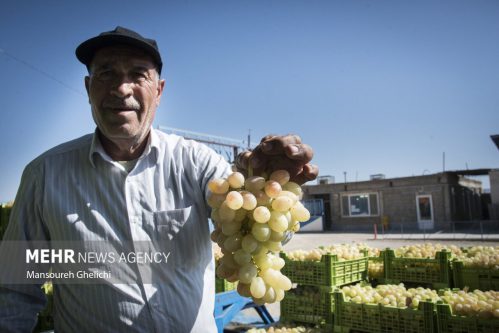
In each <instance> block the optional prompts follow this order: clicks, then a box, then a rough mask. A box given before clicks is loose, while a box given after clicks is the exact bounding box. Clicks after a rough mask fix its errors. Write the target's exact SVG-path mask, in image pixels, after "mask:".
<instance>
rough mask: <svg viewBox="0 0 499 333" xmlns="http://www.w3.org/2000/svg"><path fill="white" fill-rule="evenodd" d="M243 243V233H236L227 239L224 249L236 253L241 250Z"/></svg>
mask: <svg viewBox="0 0 499 333" xmlns="http://www.w3.org/2000/svg"><path fill="white" fill-rule="evenodd" d="M241 241H242V236H241V233H240V232H238V233H235V234H233V235H231V236H229V237H227V239H226V240H225V242H224V248H225V249H227V250H229V251H231V252H234V251H236V250H238V249H240V248H241ZM224 257H225V256H224Z"/></svg>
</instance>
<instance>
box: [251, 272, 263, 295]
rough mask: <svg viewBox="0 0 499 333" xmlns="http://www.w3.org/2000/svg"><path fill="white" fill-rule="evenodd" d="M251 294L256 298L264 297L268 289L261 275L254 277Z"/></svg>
mask: <svg viewBox="0 0 499 333" xmlns="http://www.w3.org/2000/svg"><path fill="white" fill-rule="evenodd" d="M250 291H251V295H252V296H253V297H255V298H262V297H263V296H264V295H265V292H266V291H267V290H266V288H265V282H264V281H263V279H262V278H261V277H259V276H257V277H255V278H253V280H252V281H251V286H250Z"/></svg>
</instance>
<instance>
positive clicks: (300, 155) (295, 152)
mask: <svg viewBox="0 0 499 333" xmlns="http://www.w3.org/2000/svg"><path fill="white" fill-rule="evenodd" d="M285 153H286V156H287V157H289V158H290V159H292V160H295V161H301V162H303V163H304V164H306V163H308V162H310V161H311V160H312V158H313V157H314V151H313V149H312V147H310V146H309V145H307V144H304V143H303V144H292V145H289V146H287V147H286V150H285Z"/></svg>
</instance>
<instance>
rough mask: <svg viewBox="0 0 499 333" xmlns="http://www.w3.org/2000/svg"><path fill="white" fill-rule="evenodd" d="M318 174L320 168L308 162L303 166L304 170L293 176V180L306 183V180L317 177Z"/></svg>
mask: <svg viewBox="0 0 499 333" xmlns="http://www.w3.org/2000/svg"><path fill="white" fill-rule="evenodd" d="M318 175H319V168H318V167H317V166H316V165H313V164H306V165H305V166H304V167H303V171H302V172H301V173H299V174H297V175H296V176H294V177H292V178H291V181H293V182H295V183H297V184H300V185H302V184H305V183H306V182H309V181H311V180H314V179H316V178H317V176H318Z"/></svg>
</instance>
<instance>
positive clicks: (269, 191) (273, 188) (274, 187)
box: [265, 180, 282, 198]
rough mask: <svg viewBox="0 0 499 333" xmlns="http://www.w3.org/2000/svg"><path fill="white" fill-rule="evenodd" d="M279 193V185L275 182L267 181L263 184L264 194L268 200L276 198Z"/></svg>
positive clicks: (280, 189)
mask: <svg viewBox="0 0 499 333" xmlns="http://www.w3.org/2000/svg"><path fill="white" fill-rule="evenodd" d="M281 191H282V188H281V185H280V184H279V183H278V182H276V181H275V180H269V181H267V182H266V183H265V194H266V195H267V196H268V197H269V198H277V196H278V195H279V194H280V193H281Z"/></svg>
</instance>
